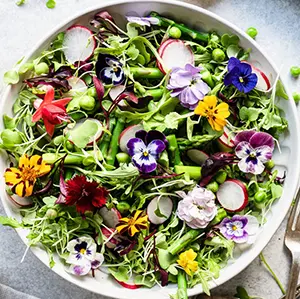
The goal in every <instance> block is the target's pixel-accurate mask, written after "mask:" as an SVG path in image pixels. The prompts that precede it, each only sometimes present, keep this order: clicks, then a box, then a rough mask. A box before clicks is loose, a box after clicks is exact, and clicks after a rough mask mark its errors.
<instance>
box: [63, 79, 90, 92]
mask: <svg viewBox="0 0 300 299" xmlns="http://www.w3.org/2000/svg"><path fill="white" fill-rule="evenodd" d="M67 81H68V83H69V85H70V86H71V89H70V90H69V91H68V93H67V94H68V95H70V96H75V95H77V94H82V93H84V92H86V91H87V86H86V84H85V82H84V81H83V80H82V79H80V78H78V77H75V76H72V77H69V78H67Z"/></svg>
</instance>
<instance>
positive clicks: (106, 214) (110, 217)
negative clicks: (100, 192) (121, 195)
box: [99, 207, 122, 229]
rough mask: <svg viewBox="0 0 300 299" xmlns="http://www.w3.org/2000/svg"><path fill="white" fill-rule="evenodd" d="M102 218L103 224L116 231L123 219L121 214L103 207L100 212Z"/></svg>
mask: <svg viewBox="0 0 300 299" xmlns="http://www.w3.org/2000/svg"><path fill="white" fill-rule="evenodd" d="M99 214H100V216H101V217H102V218H103V223H104V224H105V225H106V226H107V227H110V228H113V229H115V228H116V226H117V224H118V223H119V220H120V219H121V218H122V216H121V214H120V212H119V211H118V210H117V209H115V208H112V209H110V210H109V209H108V208H107V207H102V208H101V209H100V210H99Z"/></svg>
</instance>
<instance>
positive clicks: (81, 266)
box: [66, 237, 104, 276]
mask: <svg viewBox="0 0 300 299" xmlns="http://www.w3.org/2000/svg"><path fill="white" fill-rule="evenodd" d="M96 250H97V245H96V243H95V241H94V239H93V238H91V237H80V238H77V239H74V240H71V241H70V242H69V243H68V245H67V251H68V252H69V256H68V258H67V259H66V262H67V263H68V264H70V266H69V268H68V269H67V271H68V272H69V273H72V274H74V275H79V276H82V275H86V274H88V273H89V271H90V270H91V269H97V268H98V267H100V265H101V264H102V263H103V261H104V257H103V254H101V253H98V252H96Z"/></svg>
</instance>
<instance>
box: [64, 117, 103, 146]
mask: <svg viewBox="0 0 300 299" xmlns="http://www.w3.org/2000/svg"><path fill="white" fill-rule="evenodd" d="M87 120H89V121H92V122H94V123H96V124H97V125H98V131H97V133H96V134H95V135H94V136H92V137H91V138H90V140H89V142H88V144H87V146H91V145H93V143H94V140H95V141H96V142H97V141H98V140H99V139H100V137H101V136H102V132H103V126H102V123H101V122H100V121H99V120H98V119H95V118H85V119H80V120H78V121H77V122H76V124H75V126H74V127H73V128H72V129H68V131H69V132H70V131H71V130H75V129H76V128H78V127H79V126H81V125H82V124H83V123H84V122H86V121H87ZM69 141H70V142H72V137H71V136H70V138H69Z"/></svg>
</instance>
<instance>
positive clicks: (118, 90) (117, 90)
mask: <svg viewBox="0 0 300 299" xmlns="http://www.w3.org/2000/svg"><path fill="white" fill-rule="evenodd" d="M125 88H126V86H125V85H117V86H114V87H112V88H111V89H110V91H109V96H110V98H111V99H112V100H113V101H114V100H115V99H116V98H117V97H118V95H120V94H121V93H122V92H123V91H124V90H125ZM119 104H120V103H119Z"/></svg>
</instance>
